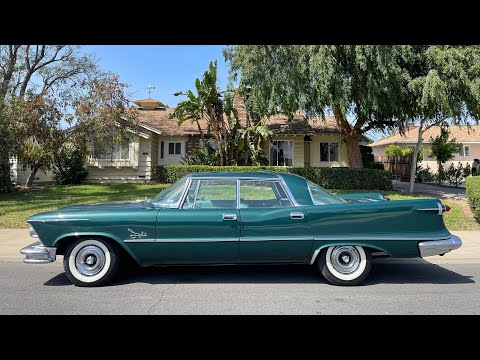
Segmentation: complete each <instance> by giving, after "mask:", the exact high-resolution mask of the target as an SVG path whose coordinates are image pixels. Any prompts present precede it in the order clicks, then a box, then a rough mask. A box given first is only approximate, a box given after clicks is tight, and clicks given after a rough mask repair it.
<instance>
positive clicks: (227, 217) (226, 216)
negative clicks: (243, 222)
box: [223, 214, 237, 220]
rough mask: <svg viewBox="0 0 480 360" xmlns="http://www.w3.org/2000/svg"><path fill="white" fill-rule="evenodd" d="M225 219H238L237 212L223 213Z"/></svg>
mask: <svg viewBox="0 0 480 360" xmlns="http://www.w3.org/2000/svg"><path fill="white" fill-rule="evenodd" d="M223 220H237V214H223Z"/></svg>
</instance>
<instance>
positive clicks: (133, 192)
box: [0, 184, 168, 228]
mask: <svg viewBox="0 0 480 360" xmlns="http://www.w3.org/2000/svg"><path fill="white" fill-rule="evenodd" d="M167 186H168V184H154V185H142V184H106V185H76V186H51V187H47V188H44V189H41V190H31V191H21V192H16V193H11V194H0V228H26V227H28V224H27V223H26V222H25V219H26V218H28V217H29V216H31V215H33V214H36V213H39V212H42V211H48V210H54V209H58V208H59V207H64V206H68V205H74V204H87V203H96V202H103V201H122V200H135V199H144V198H145V196H147V197H153V196H155V195H156V194H158V193H159V192H160V191H162V190H163V189H165V188H166V187H167Z"/></svg>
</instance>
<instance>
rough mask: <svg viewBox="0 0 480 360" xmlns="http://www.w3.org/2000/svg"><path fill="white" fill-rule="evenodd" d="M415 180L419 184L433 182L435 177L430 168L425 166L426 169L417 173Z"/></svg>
mask: <svg viewBox="0 0 480 360" xmlns="http://www.w3.org/2000/svg"><path fill="white" fill-rule="evenodd" d="M417 179H418V181H419V182H433V181H434V180H435V177H434V174H433V172H432V169H430V166H428V165H427V168H426V169H421V170H420V171H419V172H418V175H417Z"/></svg>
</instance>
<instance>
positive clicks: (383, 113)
mask: <svg viewBox="0 0 480 360" xmlns="http://www.w3.org/2000/svg"><path fill="white" fill-rule="evenodd" d="M409 52H410V47H409V46H391V45H387V46H385V45H237V46H231V47H229V48H227V49H225V50H224V55H225V58H226V60H228V61H229V63H230V74H231V78H232V80H233V81H236V80H239V82H240V85H241V86H244V87H247V88H250V89H251V94H250V97H249V99H248V103H250V104H254V106H255V109H256V110H257V112H258V113H259V114H261V115H262V116H266V115H271V114H275V113H278V112H279V111H281V112H283V113H285V114H286V115H287V116H289V117H290V118H291V116H292V115H293V114H294V113H295V112H296V111H298V110H301V111H304V112H305V113H306V115H309V116H310V115H324V113H325V112H326V111H327V110H332V111H333V113H334V115H335V116H336V117H337V120H338V121H339V123H340V129H341V133H342V135H343V137H344V140H346V141H347V142H349V144H350V145H351V146H347V152H348V158H349V161H350V166H351V167H361V166H362V164H361V161H359V160H361V155H360V150H359V147H358V136H359V135H360V134H363V133H364V132H366V131H368V130H370V129H373V128H377V129H381V130H382V131H383V130H385V129H388V128H390V129H391V128H393V127H394V126H395V125H396V123H397V119H398V118H399V117H401V116H402V109H401V99H402V86H403V84H404V82H405V77H404V73H403V69H402V67H401V64H402V62H404V60H405V57H406V56H407V55H408V53H409ZM347 114H353V116H354V118H355V119H354V121H353V123H352V124H350V123H349V122H348V121H347ZM357 155H358V156H357Z"/></svg>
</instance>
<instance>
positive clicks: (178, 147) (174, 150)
mask: <svg viewBox="0 0 480 360" xmlns="http://www.w3.org/2000/svg"><path fill="white" fill-rule="evenodd" d="M168 155H182V143H181V142H171V143H168Z"/></svg>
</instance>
